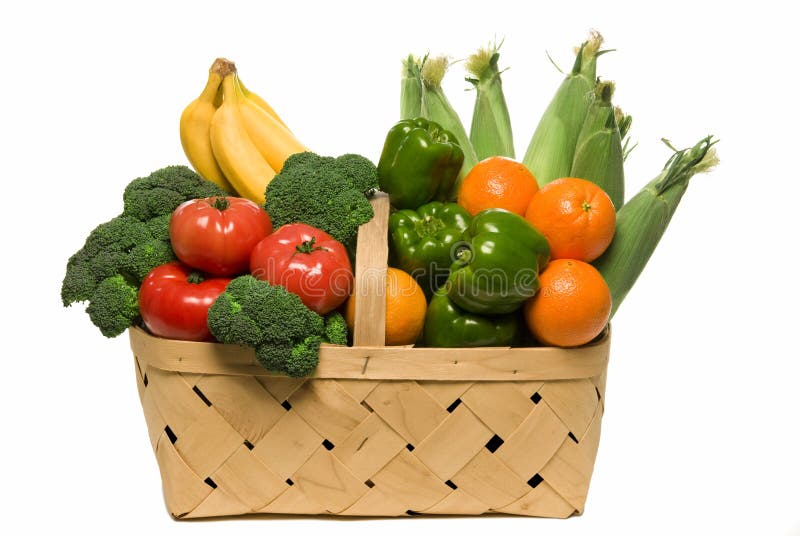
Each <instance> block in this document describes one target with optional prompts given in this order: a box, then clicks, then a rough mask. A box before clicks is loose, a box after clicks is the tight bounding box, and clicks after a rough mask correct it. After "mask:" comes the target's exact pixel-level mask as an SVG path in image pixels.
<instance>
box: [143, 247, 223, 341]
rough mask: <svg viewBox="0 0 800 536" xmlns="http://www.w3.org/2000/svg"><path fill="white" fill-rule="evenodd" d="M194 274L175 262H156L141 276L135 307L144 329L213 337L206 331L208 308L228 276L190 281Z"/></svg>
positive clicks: (170, 334) (177, 335) (178, 336)
mask: <svg viewBox="0 0 800 536" xmlns="http://www.w3.org/2000/svg"><path fill="white" fill-rule="evenodd" d="M197 278H201V276H200V275H199V274H198V273H197V272H195V271H193V270H192V269H191V268H189V267H188V266H186V265H185V264H181V263H179V262H169V263H167V264H162V265H161V266H157V267H156V268H154V269H153V271H151V272H150V273H149V274H147V275H146V276H145V278H144V281H142V286H141V287H140V288H139V310H140V312H141V314H142V320H144V324H145V325H146V326H147V329H149V330H150V331H151V332H152V333H153V334H154V335H158V336H159V337H165V338H167V339H180V340H184V341H212V340H214V338H213V337H212V336H211V333H209V332H208V325H207V322H208V309H209V307H211V304H213V303H214V300H216V299H217V297H218V296H219V295H220V294H222V292H223V291H224V290H225V287H227V286H228V283H230V281H231V280H230V279H229V278H227V277H217V278H211V279H205V280H200V281H198V282H194V281H195V280H196V279H197ZM201 279H202V278H201Z"/></svg>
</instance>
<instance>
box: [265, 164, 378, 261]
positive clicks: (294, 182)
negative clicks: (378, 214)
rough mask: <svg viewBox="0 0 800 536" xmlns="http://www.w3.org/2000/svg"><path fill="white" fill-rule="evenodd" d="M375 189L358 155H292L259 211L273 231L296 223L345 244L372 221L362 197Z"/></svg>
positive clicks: (374, 178) (372, 172) (371, 171)
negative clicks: (336, 156)
mask: <svg viewBox="0 0 800 536" xmlns="http://www.w3.org/2000/svg"><path fill="white" fill-rule="evenodd" d="M377 189H378V173H377V170H376V168H375V165H374V164H373V163H372V162H370V161H369V160H368V159H366V158H364V157H363V156H359V155H356V154H346V155H342V156H340V157H338V158H333V157H329V156H319V155H317V154H315V153H311V152H304V153H297V154H294V155H292V156H290V157H289V158H287V159H286V162H284V164H283V168H282V169H281V172H280V173H278V174H277V175H275V177H274V178H273V179H272V181H270V183H269V185H268V186H267V191H266V198H267V201H266V204H265V206H264V208H265V209H266V210H267V213H268V214H269V216H270V218H271V219H272V223H273V225H275V227H276V228H277V227H280V226H281V225H284V224H287V223H295V222H302V223H305V224H308V225H311V226H313V227H316V228H318V229H322V230H323V231H325V232H327V233H328V234H330V235H331V236H332V237H334V238H335V239H336V240H338V241H339V242H342V243H343V244H345V245H347V244H348V243H349V242H350V241H351V239H353V238H354V237H355V235H356V232H357V231H358V227H359V226H360V225H362V224H364V223H367V222H368V221H369V220H371V219H372V216H373V214H374V213H373V211H372V205H370V203H369V199H368V196H370V195H372V193H373V192H374V191H375V190H377Z"/></svg>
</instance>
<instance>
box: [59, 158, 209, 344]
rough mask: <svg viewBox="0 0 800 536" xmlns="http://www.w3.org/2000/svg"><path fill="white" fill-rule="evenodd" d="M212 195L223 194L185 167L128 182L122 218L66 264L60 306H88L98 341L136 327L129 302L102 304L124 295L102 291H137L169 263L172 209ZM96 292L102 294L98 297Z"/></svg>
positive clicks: (88, 241)
mask: <svg viewBox="0 0 800 536" xmlns="http://www.w3.org/2000/svg"><path fill="white" fill-rule="evenodd" d="M217 195H225V192H223V191H222V190H221V189H220V188H219V187H218V186H217V185H216V184H214V183H212V182H209V181H207V180H205V179H203V178H202V177H200V176H199V175H198V174H197V173H195V172H194V171H192V170H191V169H189V168H187V167H186V166H168V167H165V168H162V169H159V170H157V171H154V172H153V173H152V174H150V175H149V176H147V177H141V178H138V179H134V180H133V181H131V182H130V184H128V186H127V187H126V188H125V193H124V195H123V201H124V203H125V208H124V211H123V213H122V214H121V215H120V216H117V217H116V218H114V219H112V220H110V221H108V222H106V223H103V224H101V225H99V226H97V227H96V228H95V229H94V230H93V231H92V232H91V233H90V234H89V237H88V238H87V239H86V242H85V243H84V245H83V247H82V248H81V249H80V250H79V251H78V252H77V253H75V254H74V255H73V256H72V257H70V259H69V261H68V262H67V273H66V275H65V276H64V281H63V282H62V284H61V301H62V302H63V304H64V306H65V307H66V306H69V305H71V304H73V303H76V302H85V301H88V302H90V303H89V307H88V308H87V312H88V313H89V317H90V318H91V319H92V322H94V324H95V325H96V326H97V327H99V328H100V331H101V332H102V333H103V334H104V335H106V336H107V337H114V336H116V335H118V334H120V333H122V332H123V331H125V328H127V327H129V326H131V325H133V322H136V321H137V319H138V316H139V313H138V308H137V306H136V304H135V302H134V303H133V305H130V302H128V301H125V300H122V301H120V302H119V303H117V302H116V301H115V300H116V298H108V299H105V298H104V296H106V295H110V296H121V295H122V294H124V293H123V292H122V290H118V292H117V293H110V292H109V287H108V285H111V287H110V288H112V289H122V288H124V287H120V286H119V285H120V284H121V282H125V284H126V285H127V286H128V287H129V288H126V291H128V290H130V289H131V288H132V289H133V290H134V291H137V290H138V288H139V285H140V284H141V282H142V279H143V278H144V276H146V275H147V274H148V273H149V272H150V271H151V270H152V269H153V268H155V267H156V266H160V265H162V264H165V263H167V262H170V261H172V260H174V259H175V254H174V252H173V251H172V246H171V245H170V243H169V220H170V217H171V216H172V212H173V211H174V210H175V208H177V207H178V205H180V204H181V203H183V202H184V201H188V200H189V199H196V198H201V197H212V196H217ZM109 279H111V280H112V281H114V283H109V282H108V281H107V280H109ZM101 287H102V288H105V291H104V293H103V294H98V292H99V289H100V288H101ZM123 303H124V304H125V305H123ZM131 307H132V308H133V311H132V310H131ZM114 311H122V312H120V313H119V314H117V313H114ZM125 319H128V320H125ZM125 322H127V324H125ZM123 326H124V327H123Z"/></svg>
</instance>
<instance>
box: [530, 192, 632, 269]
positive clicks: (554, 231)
mask: <svg viewBox="0 0 800 536" xmlns="http://www.w3.org/2000/svg"><path fill="white" fill-rule="evenodd" d="M525 219H527V220H528V221H529V222H530V223H531V225H533V226H534V227H536V228H537V229H538V230H539V231H541V233H542V234H543V235H544V236H545V238H547V241H548V242H549V243H550V253H551V255H552V258H554V259H577V260H580V261H586V262H591V261H593V260H595V259H596V258H597V257H599V256H600V255H602V254H603V252H604V251H605V250H606V248H607V247H608V245H609V244H610V243H611V239H612V238H614V229H615V227H616V224H617V213H616V211H615V210H614V204H613V203H612V202H611V198H610V197H608V194H606V193H605V192H604V191H603V189H602V188H600V187H599V186H597V185H596V184H595V183H593V182H589V181H587V180H583V179H573V178H564V179H557V180H554V181H553V182H551V183H549V184H546V185H545V186H543V187H542V189H541V190H539V191H538V192H536V194H535V195H534V196H533V198H531V202H530V205H528V210H527V211H526V212H525Z"/></svg>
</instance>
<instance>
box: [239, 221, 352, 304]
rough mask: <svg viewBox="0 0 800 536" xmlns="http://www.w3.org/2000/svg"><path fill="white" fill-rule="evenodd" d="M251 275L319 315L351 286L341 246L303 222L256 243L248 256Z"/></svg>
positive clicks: (343, 295) (285, 227)
mask: <svg viewBox="0 0 800 536" xmlns="http://www.w3.org/2000/svg"><path fill="white" fill-rule="evenodd" d="M250 272H251V273H252V274H253V276H255V277H256V278H257V279H262V280H264V281H269V282H270V283H271V284H273V285H281V286H283V287H285V288H286V290H288V291H289V292H293V293H295V294H297V295H298V296H300V299H301V300H303V303H304V304H305V305H306V307H308V308H309V309H311V310H313V311H316V312H317V313H319V314H321V315H324V314H326V313H329V312H330V311H332V310H334V309H336V308H337V307H339V306H340V305H341V304H342V303H343V302H344V301H345V300H346V299H347V297H348V296H349V295H350V289H351V288H352V286H353V269H352V268H351V266H350V259H349V258H348V256H347V250H346V249H345V248H344V246H343V245H342V244H340V243H339V242H337V241H336V240H335V239H334V238H333V237H332V236H331V235H329V234H328V233H326V232H325V231H321V230H320V229H317V228H315V227H311V226H310V225H306V224H304V223H290V224H288V225H284V226H283V227H281V228H280V229H278V230H277V231H275V232H274V233H272V234H271V235H269V236H268V237H266V238H265V239H263V240H262V241H261V242H259V243H258V245H257V246H256V247H255V249H253V253H252V255H251V256H250Z"/></svg>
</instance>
